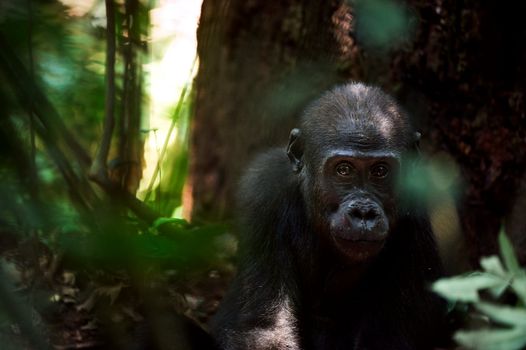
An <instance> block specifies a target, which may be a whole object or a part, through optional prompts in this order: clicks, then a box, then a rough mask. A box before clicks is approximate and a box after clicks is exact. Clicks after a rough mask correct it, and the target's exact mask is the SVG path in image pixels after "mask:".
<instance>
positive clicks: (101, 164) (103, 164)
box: [89, 0, 116, 183]
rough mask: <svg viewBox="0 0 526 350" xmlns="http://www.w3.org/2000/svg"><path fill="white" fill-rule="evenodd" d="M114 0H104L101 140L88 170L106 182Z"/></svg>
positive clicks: (112, 122)
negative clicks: (104, 36) (104, 99)
mask: <svg viewBox="0 0 526 350" xmlns="http://www.w3.org/2000/svg"><path fill="white" fill-rule="evenodd" d="M115 36H116V35H115V2H114V1H113V0H106V108H105V114H104V129H103V131H102V140H101V143H100V147H99V149H98V151H97V154H96V156H95V159H94V160H93V164H92V165H91V169H90V172H89V176H90V178H91V179H92V180H93V181H95V182H97V183H108V182H109V179H108V168H107V161H108V153H109V151H110V146H111V136H112V133H113V128H114V126H115V52H116V44H115V41H116V40H115Z"/></svg>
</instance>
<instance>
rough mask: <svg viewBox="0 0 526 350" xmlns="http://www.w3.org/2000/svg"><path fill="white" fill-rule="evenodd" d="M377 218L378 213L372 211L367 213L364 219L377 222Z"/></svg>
mask: <svg viewBox="0 0 526 350" xmlns="http://www.w3.org/2000/svg"><path fill="white" fill-rule="evenodd" d="M377 217H378V213H377V212H376V210H372V209H370V210H368V211H367V212H366V213H365V216H364V219H365V220H370V221H372V220H375V219H376V218H377Z"/></svg>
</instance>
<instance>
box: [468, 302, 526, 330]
mask: <svg viewBox="0 0 526 350" xmlns="http://www.w3.org/2000/svg"><path fill="white" fill-rule="evenodd" d="M475 307H476V308H477V309H478V310H480V311H481V312H483V313H484V314H486V315H488V316H489V317H490V318H491V319H492V320H493V321H496V322H500V323H504V324H506V325H510V326H519V327H526V309H524V308H519V307H509V306H500V305H493V304H489V303H484V302H481V303H478V304H475Z"/></svg>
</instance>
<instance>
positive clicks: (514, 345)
mask: <svg viewBox="0 0 526 350" xmlns="http://www.w3.org/2000/svg"><path fill="white" fill-rule="evenodd" d="M454 338H455V340H456V341H457V342H458V343H460V344H462V345H464V346H466V347H468V348H471V349H478V350H518V349H522V348H523V346H524V345H526V328H513V329H497V330H480V331H460V332H457V333H456V334H455V337H454Z"/></svg>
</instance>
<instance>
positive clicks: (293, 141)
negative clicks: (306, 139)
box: [287, 128, 303, 173]
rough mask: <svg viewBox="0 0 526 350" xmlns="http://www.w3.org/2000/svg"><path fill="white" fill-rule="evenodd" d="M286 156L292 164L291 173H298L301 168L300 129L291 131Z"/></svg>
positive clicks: (301, 140)
mask: <svg viewBox="0 0 526 350" xmlns="http://www.w3.org/2000/svg"><path fill="white" fill-rule="evenodd" d="M287 156H288V157H289V159H290V163H291V164H292V171H294V172H295V173H299V172H300V171H301V168H302V167H303V139H302V137H301V130H300V129H296V128H294V129H292V131H291V132H290V136H289V145H288V146H287Z"/></svg>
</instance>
